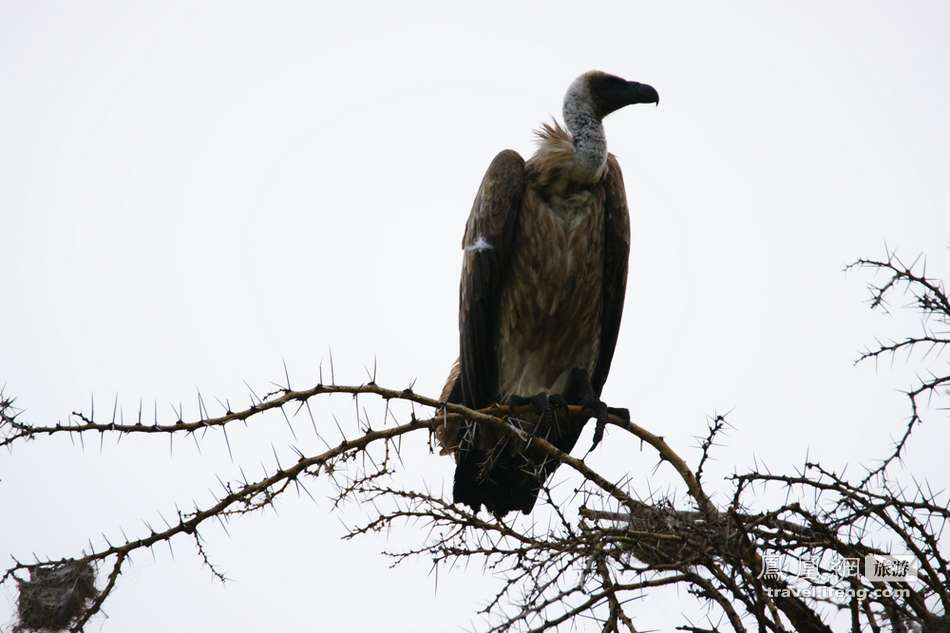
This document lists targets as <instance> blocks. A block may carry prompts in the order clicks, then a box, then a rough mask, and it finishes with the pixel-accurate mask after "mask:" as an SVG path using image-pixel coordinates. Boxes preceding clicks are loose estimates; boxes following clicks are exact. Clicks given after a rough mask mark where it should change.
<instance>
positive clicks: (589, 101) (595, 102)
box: [564, 70, 660, 120]
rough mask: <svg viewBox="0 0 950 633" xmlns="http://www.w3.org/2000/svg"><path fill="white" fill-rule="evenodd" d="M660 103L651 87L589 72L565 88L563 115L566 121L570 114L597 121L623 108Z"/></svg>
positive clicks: (600, 73)
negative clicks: (583, 112) (593, 118)
mask: <svg viewBox="0 0 950 633" xmlns="http://www.w3.org/2000/svg"><path fill="white" fill-rule="evenodd" d="M659 102H660V95H659V94H657V92H656V90H655V89H654V88H653V86H648V85H647V84H642V83H639V82H637V81H627V80H626V79H621V78H620V77H617V76H616V75H610V74H607V73H605V72H601V71H599V70H591V71H588V72H586V73H584V74H583V75H581V76H580V77H578V78H577V79H575V80H574V82H573V83H572V84H571V86H570V88H568V89H567V94H566V95H564V114H565V119H567V118H569V117H568V114H569V113H573V112H578V111H586V112H589V113H590V114H592V115H594V116H595V117H597V119H598V120H600V119H603V118H604V117H605V116H607V115H608V114H610V113H611V112H614V111H615V110H619V109H620V108H622V107H624V106H628V105H632V104H634V103H656V104H658V103H659Z"/></svg>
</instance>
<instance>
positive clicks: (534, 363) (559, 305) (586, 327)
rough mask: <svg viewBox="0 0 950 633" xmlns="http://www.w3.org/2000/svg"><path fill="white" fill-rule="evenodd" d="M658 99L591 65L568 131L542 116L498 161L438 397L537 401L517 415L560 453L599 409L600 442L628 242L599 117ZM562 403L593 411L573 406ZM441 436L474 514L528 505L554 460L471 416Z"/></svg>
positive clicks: (474, 402)
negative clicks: (531, 149) (525, 151)
mask: <svg viewBox="0 0 950 633" xmlns="http://www.w3.org/2000/svg"><path fill="white" fill-rule="evenodd" d="M658 102H659V97H658V95H657V92H656V90H654V89H653V88H652V87H650V86H648V85H646V84H642V83H637V82H634V81H625V80H624V79H621V78H620V77H616V76H614V75H609V74H607V73H603V72H599V71H591V72H587V73H584V74H583V75H581V76H580V77H578V78H577V79H576V80H575V81H574V82H573V83H572V84H571V85H570V87H569V88H568V90H567V94H566V95H565V97H564V109H563V114H564V123H565V125H566V127H567V129H566V130H565V129H564V128H562V127H561V126H560V125H558V124H557V123H552V124H550V125H548V124H545V125H543V126H542V128H541V129H540V130H539V131H538V132H537V136H538V149H537V151H536V152H535V154H534V156H532V157H531V158H530V159H529V160H528V161H525V160H524V159H522V158H521V156H519V155H518V153H517V152H515V151H512V150H505V151H503V152H501V153H500V154H498V155H497V156H496V157H495V159H494V160H493V161H492V163H491V165H490V166H489V167H488V171H487V172H486V173H485V176H484V178H483V179H482V183H481V186H480V187H479V189H478V194H477V195H476V196H475V202H474V204H473V205H472V210H471V214H470V215H469V218H468V223H467V224H466V226H465V235H464V238H463V240H462V248H463V250H464V260H463V265H462V279H461V286H460V292H459V341H460V351H459V358H458V360H457V361H456V363H455V365H454V366H453V367H452V370H451V372H450V374H449V379H448V381H447V383H446V385H445V389H444V390H443V393H442V399H443V401H446V402H452V403H458V404H462V405H464V406H466V407H470V408H473V409H480V408H484V407H486V406H490V405H492V404H496V403H504V404H526V403H533V405H534V407H535V409H536V411H537V415H534V416H525V417H532V418H533V420H521V421H520V423H521V424H523V425H524V428H525V430H526V431H529V432H531V433H533V434H535V435H538V436H541V437H545V438H546V439H548V441H550V442H552V443H553V444H554V445H555V446H557V447H558V448H560V449H561V450H564V451H570V450H571V449H572V448H573V447H574V444H575V443H576V442H577V438H578V437H579V436H580V433H581V430H582V429H583V426H584V424H585V423H586V422H587V420H588V419H590V418H591V417H596V418H597V419H598V429H597V431H596V432H595V444H596V442H597V441H599V438H600V436H601V435H602V434H603V424H604V423H605V422H606V418H607V409H606V406H605V405H604V404H603V403H602V402H601V401H600V393H601V390H602V389H603V386H604V382H605V381H606V380H607V373H608V371H609V370H610V362H611V359H612V358H613V355H614V348H615V346H616V344H617V333H618V330H619V328H620V315H621V312H622V311H623V302H624V291H625V288H626V282H627V258H628V254H629V250H630V221H629V216H628V213H627V200H626V194H625V192H624V186H623V177H622V175H621V173H620V166H619V165H618V164H617V160H616V159H615V158H614V156H613V155H612V154H609V153H608V152H607V141H606V137H605V135H604V127H603V125H602V123H601V121H602V120H603V118H604V117H605V116H607V115H608V114H610V113H611V112H614V111H615V110H618V109H620V108H622V107H624V106H626V105H630V104H634V103H658ZM565 403H570V404H581V405H584V406H585V407H586V408H585V411H590V412H591V413H592V414H593V415H573V416H569V415H567V414H566V411H565V410H564V409H563V406H562V405H564V404H565ZM558 411H561V415H558ZM437 436H438V439H439V441H440V443H441V445H442V452H443V453H444V454H453V455H454V456H455V459H456V470H455V482H454V485H453V494H454V498H455V502H456V503H464V504H466V505H469V506H470V507H472V508H473V509H474V510H475V511H476V512H477V511H478V510H479V509H480V508H481V506H482V505H484V506H485V507H486V508H487V509H488V510H489V511H490V512H491V513H493V514H494V515H496V516H504V515H505V514H507V513H508V512H510V511H512V510H521V511H522V512H524V513H525V514H528V513H529V512H530V511H531V509H532V508H533V507H534V503H535V501H536V499H537V496H538V493H539V490H540V487H541V485H542V484H543V483H544V481H545V480H546V479H547V477H548V476H549V475H550V474H551V473H552V472H553V471H554V469H555V468H556V467H557V462H556V460H550V459H546V458H545V455H543V454H541V453H540V451H537V450H535V451H532V450H530V448H528V449H526V448H525V446H524V443H523V442H518V441H513V440H511V438H510V437H509V436H508V435H507V434H504V433H502V432H500V431H498V430H495V429H490V428H488V427H486V426H483V425H482V426H480V425H478V424H477V423H475V422H472V421H467V420H466V421H462V422H454V421H452V420H450V421H449V422H447V423H446V424H444V425H443V426H442V427H441V428H440V429H438V432H437Z"/></svg>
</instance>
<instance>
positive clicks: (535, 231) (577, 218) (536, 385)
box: [498, 190, 604, 395]
mask: <svg viewBox="0 0 950 633" xmlns="http://www.w3.org/2000/svg"><path fill="white" fill-rule="evenodd" d="M516 244H517V247H516V248H515V249H514V250H513V253H512V261H511V268H510V276H509V277H508V279H507V283H506V284H505V286H504V289H503V291H502V296H501V305H500V308H501V310H500V316H501V323H500V334H501V336H500V337H499V350H498V352H499V361H500V362H499V369H500V370H501V371H500V374H501V375H500V378H501V382H502V385H501V386H502V388H503V391H506V392H507V393H518V394H519V395H533V394H534V393H538V392H539V391H545V390H547V391H559V390H560V389H561V388H563V385H560V384H559V383H560V382H562V378H563V376H564V375H566V374H567V373H569V372H570V370H571V369H573V368H575V367H581V368H584V369H587V370H588V371H591V370H592V369H593V366H594V363H595V362H596V358H597V354H598V352H599V348H600V317H601V309H602V295H601V293H602V278H603V266H604V215H603V196H602V195H598V193H597V192H589V191H587V192H581V193H576V194H573V195H572V196H567V197H563V198H556V199H553V200H543V199H542V198H541V197H540V196H539V195H538V194H537V193H536V192H534V191H532V190H529V191H528V192H527V196H526V200H525V204H524V205H523V207H522V211H521V215H520V217H519V224H518V235H517V241H516Z"/></svg>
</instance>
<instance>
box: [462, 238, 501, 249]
mask: <svg viewBox="0 0 950 633" xmlns="http://www.w3.org/2000/svg"><path fill="white" fill-rule="evenodd" d="M493 248H495V247H494V246H492V245H491V243H490V242H489V241H488V240H486V239H485V238H484V237H482V236H481V235H479V236H478V237H477V238H475V242H474V243H473V244H469V245H468V246H466V247H465V250H466V251H474V252H476V253H481V252H482V251H490V250H491V249H493Z"/></svg>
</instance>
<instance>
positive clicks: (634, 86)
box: [626, 81, 660, 105]
mask: <svg viewBox="0 0 950 633" xmlns="http://www.w3.org/2000/svg"><path fill="white" fill-rule="evenodd" d="M626 92H627V95H628V96H627V103H628V104H633V103H655V104H656V105H660V95H659V93H658V92H657V91H656V88H654V87H653V86H650V85H648V84H642V83H640V82H638V81H628V82H627V90H626Z"/></svg>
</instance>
